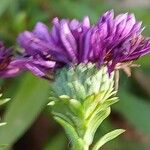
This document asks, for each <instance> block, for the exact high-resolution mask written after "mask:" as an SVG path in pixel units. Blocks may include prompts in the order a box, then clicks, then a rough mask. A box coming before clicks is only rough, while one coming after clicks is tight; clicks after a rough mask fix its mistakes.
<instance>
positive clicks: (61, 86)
mask: <svg viewBox="0 0 150 150" xmlns="http://www.w3.org/2000/svg"><path fill="white" fill-rule="evenodd" d="M113 80H114V74H113V73H112V74H111V75H109V74H108V72H107V67H101V68H100V69H98V68H97V67H96V66H95V65H93V64H87V65H85V64H80V65H78V66H74V67H71V68H63V69H61V70H60V71H59V72H57V75H56V78H55V81H54V83H53V84H52V93H51V95H52V96H51V97H50V99H51V101H50V103H49V105H51V107H52V113H53V115H54V118H55V119H56V120H57V122H59V123H60V124H61V125H62V126H63V128H64V129H65V131H66V133H67V135H68V137H69V139H70V140H71V142H72V149H73V150H89V146H90V145H91V144H92V142H93V138H94V135H95V132H96V130H97V128H98V127H99V126H100V124H101V123H102V122H103V120H104V119H105V118H107V117H108V116H109V114H110V110H111V109H110V105H112V104H114V103H116V102H117V101H118V98H117V97H115V96H114V94H115V93H116V91H115V90H114V81H113ZM122 132H124V130H121V129H119V130H115V131H112V132H110V133H107V134H106V135H104V137H102V138H101V139H100V140H99V141H98V142H97V143H96V144H95V146H93V150H98V149H99V148H100V147H101V146H102V145H103V144H105V143H106V142H108V141H109V140H111V139H113V138H115V137H116V136H118V135H119V134H121V133H122Z"/></svg>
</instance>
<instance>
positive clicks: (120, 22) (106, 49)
mask: <svg viewBox="0 0 150 150" xmlns="http://www.w3.org/2000/svg"><path fill="white" fill-rule="evenodd" d="M142 30H143V29H142V27H141V22H137V21H136V20H135V17H134V15H133V14H128V13H126V14H120V15H118V16H116V17H114V12H113V11H108V12H106V13H105V14H104V15H103V16H102V17H100V19H99V21H98V23H97V25H96V26H95V27H94V29H93V32H92V35H91V45H92V51H93V52H96V53H97V55H96V57H95V58H96V59H99V64H100V65H101V64H107V65H108V66H109V69H110V71H113V70H114V68H115V66H116V65H117V64H118V63H123V62H128V61H132V60H135V59H137V58H139V57H141V56H143V55H145V54H148V53H150V40H149V39H146V38H144V37H143V36H142V35H141V32H142Z"/></svg>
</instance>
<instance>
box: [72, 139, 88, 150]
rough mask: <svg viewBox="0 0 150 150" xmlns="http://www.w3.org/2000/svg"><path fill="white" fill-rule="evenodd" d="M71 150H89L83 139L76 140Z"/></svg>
mask: <svg viewBox="0 0 150 150" xmlns="http://www.w3.org/2000/svg"><path fill="white" fill-rule="evenodd" d="M71 150H89V145H88V144H87V143H86V142H85V141H83V139H78V141H75V142H74V143H73V145H72V149H71Z"/></svg>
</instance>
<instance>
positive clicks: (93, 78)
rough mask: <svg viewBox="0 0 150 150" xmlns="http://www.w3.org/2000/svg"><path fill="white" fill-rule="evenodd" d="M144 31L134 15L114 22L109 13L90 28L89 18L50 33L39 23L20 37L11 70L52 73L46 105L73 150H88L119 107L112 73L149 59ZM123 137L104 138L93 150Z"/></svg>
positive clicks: (62, 23)
mask: <svg viewBox="0 0 150 150" xmlns="http://www.w3.org/2000/svg"><path fill="white" fill-rule="evenodd" d="M142 30H143V29H142V27H141V22H137V21H136V20H135V17H134V15H133V14H128V13H126V14H121V15H118V16H116V17H114V12H113V11H108V12H106V13H105V14H104V15H102V17H100V19H99V20H98V22H97V24H96V25H93V26H91V25H90V21H89V18H88V17H85V18H84V19H83V21H81V22H79V21H77V20H71V21H70V20H66V19H62V20H59V19H58V18H54V20H53V27H52V29H51V30H49V29H48V27H47V26H46V25H44V24H43V23H41V22H39V23H37V25H36V26H35V28H34V30H33V31H32V32H29V31H25V32H23V33H21V34H20V35H19V37H18V43H19V44H20V46H21V47H22V48H23V50H24V52H23V55H22V57H20V58H18V59H16V60H15V61H14V62H13V63H11V64H13V65H14V66H15V65H16V66H19V68H22V69H29V70H31V71H32V72H33V73H34V74H35V75H37V76H40V77H44V78H49V72H50V71H51V70H52V71H54V70H56V73H55V79H54V80H53V82H52V83H51V97H50V100H51V101H50V103H49V105H50V106H51V108H52V113H53V116H54V118H55V120H56V121H57V122H58V123H60V124H61V125H62V126H63V127H64V129H65V131H66V132H67V135H68V137H69V138H70V140H71V142H72V150H79V149H81V150H89V147H90V145H91V144H92V142H93V139H94V135H95V132H96V130H97V128H98V127H99V125H100V124H101V123H102V122H103V120H104V119H105V118H107V117H108V115H109V114H110V106H111V105H112V104H114V103H116V102H117V97H115V94H116V90H115V89H114V72H115V69H120V68H122V67H124V66H126V67H129V64H131V61H133V60H135V59H137V58H139V57H141V56H143V55H145V54H148V53H150V42H149V39H147V38H144V37H143V36H142V35H141V33H142ZM127 62H130V63H129V64H127V65H125V64H126V63H127ZM130 66H131V65H130ZM58 68H59V69H58ZM60 68H61V69H60ZM123 132H124V130H122V129H118V130H115V131H112V132H109V133H107V134H106V135H104V136H103V137H102V138H101V139H100V140H99V141H98V142H97V143H96V144H95V145H94V147H93V148H92V150H98V149H99V148H100V147H101V146H102V145H103V144H105V143H106V142H108V141H109V140H112V139H113V138H115V137H117V136H118V135H120V134H121V133H123Z"/></svg>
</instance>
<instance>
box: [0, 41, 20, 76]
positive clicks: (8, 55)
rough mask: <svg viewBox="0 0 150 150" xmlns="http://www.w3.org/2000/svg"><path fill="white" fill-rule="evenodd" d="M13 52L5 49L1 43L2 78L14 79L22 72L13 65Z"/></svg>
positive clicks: (0, 63)
mask: <svg viewBox="0 0 150 150" xmlns="http://www.w3.org/2000/svg"><path fill="white" fill-rule="evenodd" d="M11 62H12V50H11V49H7V48H5V46H4V44H3V43H2V42H0V76H1V77H12V76H15V75H17V74H18V73H19V72H20V69H19V68H18V67H16V66H13V65H11Z"/></svg>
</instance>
